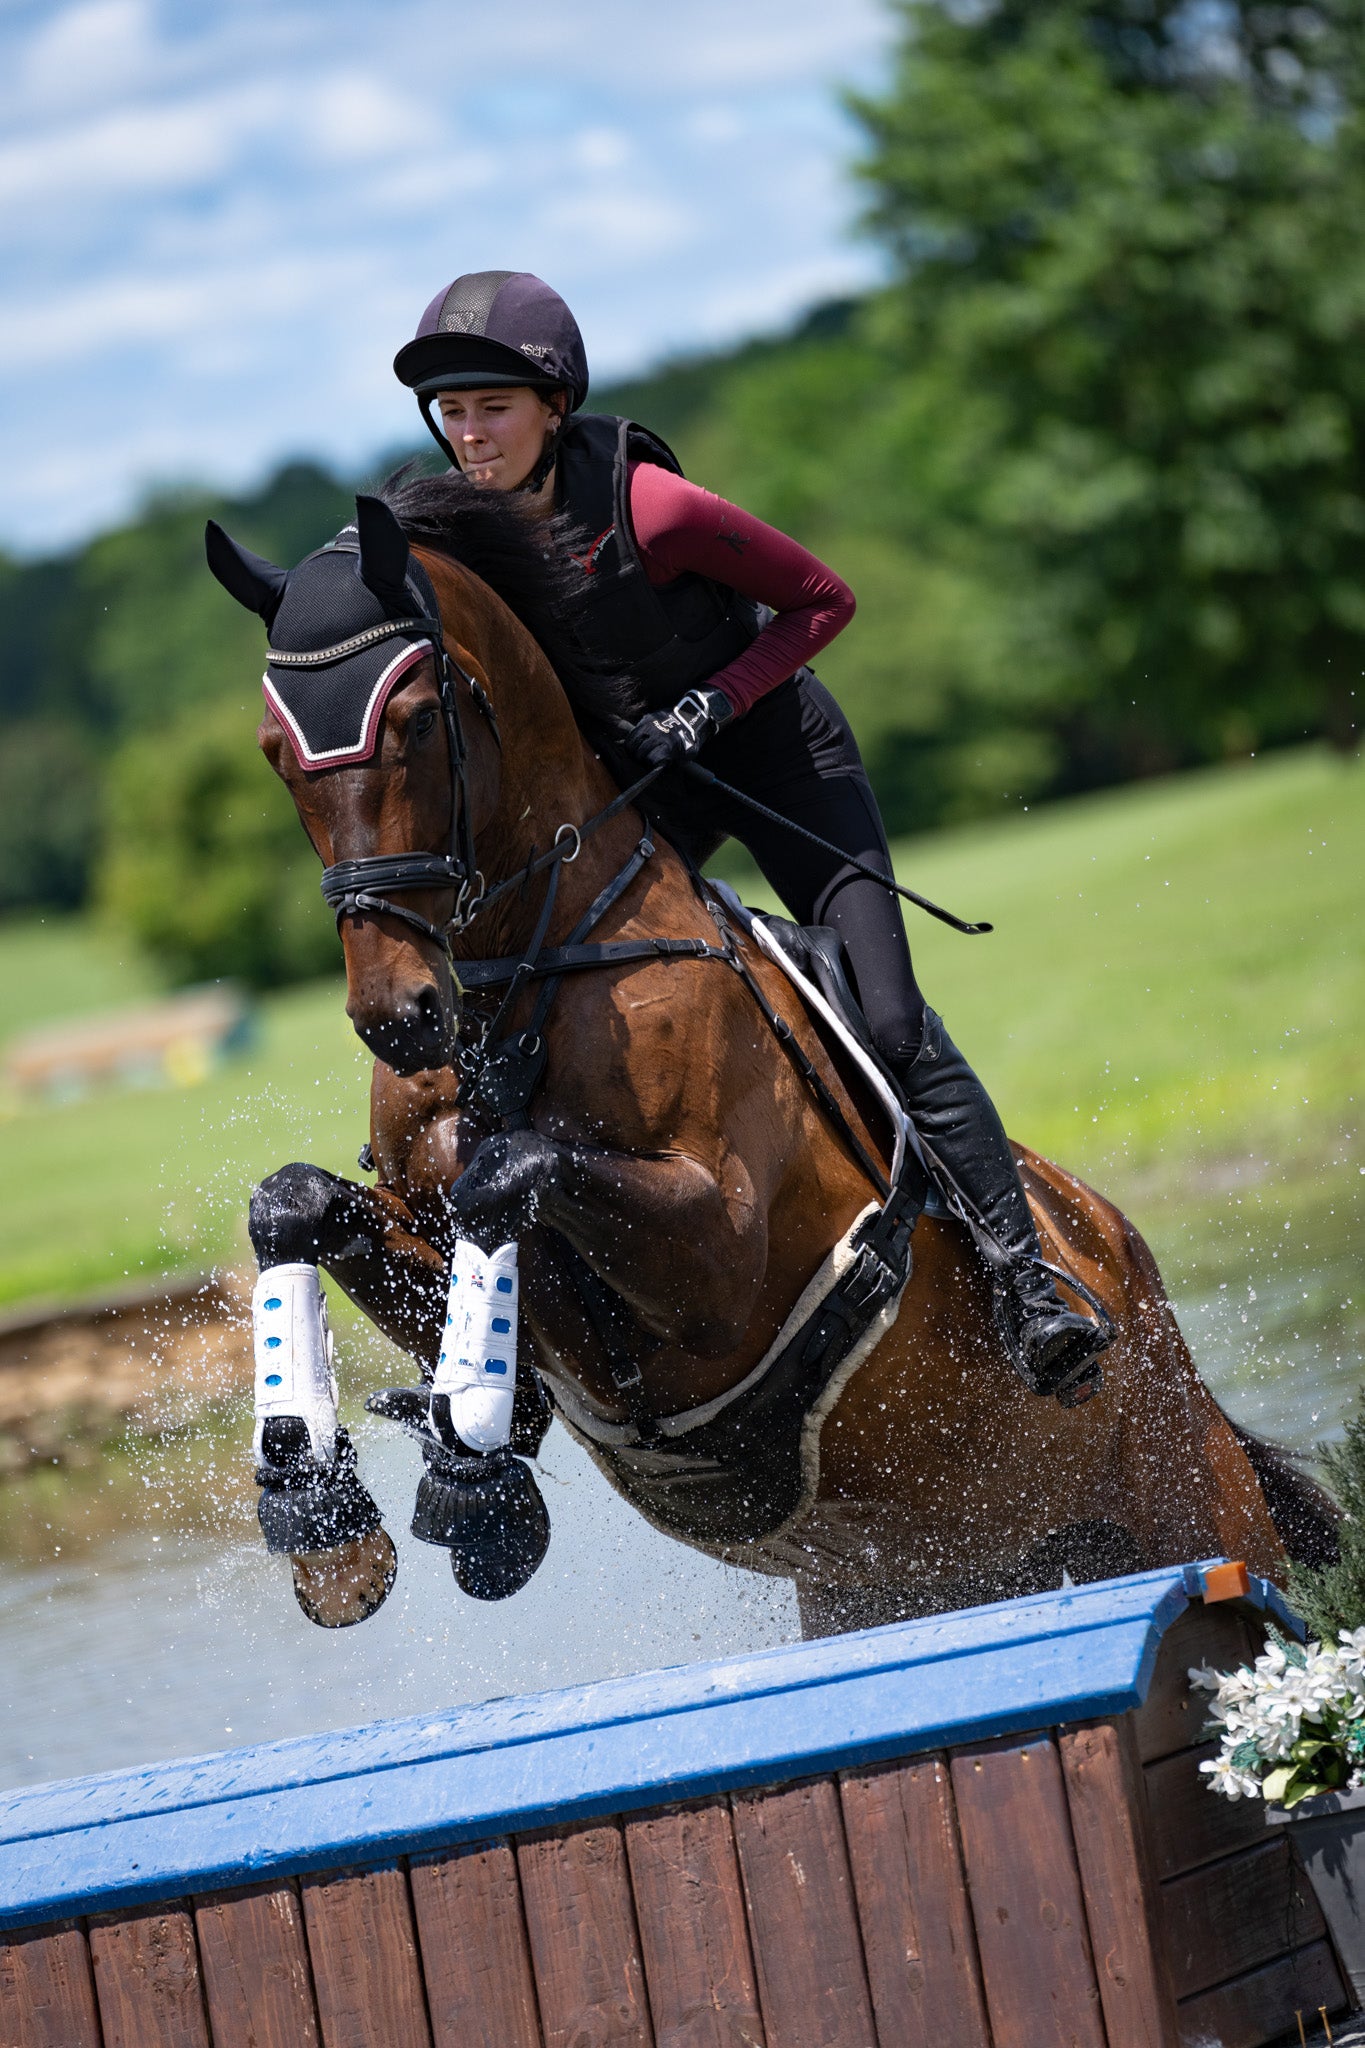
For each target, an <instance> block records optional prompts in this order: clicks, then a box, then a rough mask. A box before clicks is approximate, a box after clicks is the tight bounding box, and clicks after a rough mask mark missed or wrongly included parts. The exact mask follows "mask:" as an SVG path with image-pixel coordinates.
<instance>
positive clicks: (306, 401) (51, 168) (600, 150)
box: [0, 0, 890, 553]
mask: <svg viewBox="0 0 1365 2048" xmlns="http://www.w3.org/2000/svg"><path fill="white" fill-rule="evenodd" d="M889 29H890V24H889V20H888V17H887V15H886V14H885V13H884V11H883V9H882V8H881V7H880V5H878V4H877V0H664V4H662V5H660V4H655V5H650V4H648V0H572V4H570V5H569V6H566V7H558V8H555V7H552V8H536V7H531V8H513V7H511V6H509V5H507V4H505V0H504V4H502V5H498V4H496V0H329V4H326V5H322V4H317V0H76V4H73V5H65V6H63V5H61V4H54V0H37V4H35V0H0V447H2V448H3V474H4V478H5V490H4V495H3V501H0V546H4V547H6V548H9V549H12V550H16V551H21V552H25V553H31V552H34V551H37V550H42V549H46V548H53V547H58V546H62V545H65V544H66V543H67V542H69V541H71V540H74V539H77V538H79V537H80V536H81V535H83V534H85V533H87V532H89V531H91V530H93V529H95V528H97V527H100V526H103V525H107V524H108V523H110V522H111V521H112V520H114V519H116V518H118V517H120V516H121V515H122V514H124V513H126V512H127V511H128V510H129V509H130V508H131V507H133V506H134V505H135V504H136V502H137V500H138V498H139V496H140V495H141V493H142V492H143V491H145V490H146V488H147V487H148V486H149V485H152V484H157V483H166V482H179V481H184V480H189V479H196V478H202V479H207V480H210V481H213V482H215V483H221V484H224V485H227V486H230V487H237V486H242V485H248V484H250V483H252V482H253V481H254V480H256V479H257V478H259V477H260V476H261V475H263V474H264V473H265V472H266V471H267V470H268V469H269V468H270V467H271V466H272V465H273V464H274V463H275V462H277V461H278V460H280V459H281V458H283V457H285V456H288V455H291V454H297V453H309V452H311V453H314V454H317V455H321V456H323V457H324V458H326V459H329V460H330V461H332V462H334V463H336V464H337V465H339V466H341V467H343V468H348V467H357V468H358V467H361V466H363V465H364V464H365V463H366V462H367V461H369V460H370V459H372V458H373V457H374V455H375V454H376V453H377V452H378V451H380V450H381V449H384V448H387V447H391V446H393V445H394V444H396V443H401V442H404V441H410V440H411V439H412V438H413V433H414V417H413V412H412V410H411V407H412V401H411V399H410V398H409V397H408V396H407V394H405V393H404V392H402V391H401V390H400V388H399V387H398V385H397V384H396V383H395V382H394V380H393V377H392V373H391V371H390V368H389V365H390V362H391V360H392V357H393V353H394V350H395V348H396V347H397V346H398V344H399V343H400V342H401V341H402V340H404V339H405V338H406V337H407V335H408V334H409V333H411V331H412V329H413V327H414V326H415V324H416V321H417V317H418V315H419V314H420V312H421V309H422V307H423V306H424V305H425V304H426V302H427V300H428V299H429V298H431V297H432V296H433V294H434V293H435V292H436V291H437V290H438V289H439V288H440V287H441V286H442V285H443V284H445V283H447V282H448V281H449V279H450V278H452V277H454V276H456V275H458V274H459V273H460V272H461V271H464V270H481V269H491V268H497V269H525V270H535V271H538V272H539V273H540V274H541V275H542V276H545V277H548V278H549V279H550V280H551V281H552V282H553V283H554V284H556V285H557V286H558V287H559V289H560V290H562V291H563V292H564V293H565V295H566V297H568V298H569V300H570V302H571V303H572V304H573V306H574V308H575V310H576V312H577V313H578V316H579V319H580V322H581V324H582V327H583V330H584V334H585V337H586V339H587V344H588V349H589V354H590V358H591V360H592V363H593V365H594V369H595V371H596V372H597V374H598V375H599V376H600V377H607V376H610V375H612V374H615V373H620V372H623V371H630V370H635V369H638V368H641V367H644V366H646V365H647V364H649V363H651V362H654V361H657V360H658V359H659V358H660V357H662V356H664V355H667V354H670V353H675V352H685V351H688V350H692V349H696V348H703V347H707V346H710V345H714V344H717V343H722V342H726V341H729V340H732V339H735V338H737V337H739V336H742V335H746V334H750V333H755V332H762V331H764V330H767V329H770V328H773V327H775V326H779V325H781V324H782V323H783V322H784V321H786V320H787V319H789V318H790V317H791V316H792V315H794V314H796V313H798V312H799V311H800V310H801V309H802V308H803V307H805V306H806V305H808V304H810V303H812V302H813V301H815V300H817V299H819V298H821V297H824V296H828V295H829V294H831V293H835V292H839V291H841V290H845V289H848V288H849V287H856V286H858V285H860V284H862V283H864V282H866V281H868V280H869V279H870V278H872V277H873V276H875V274H876V269H877V257H876V253H875V251H874V249H873V248H872V247H871V246H870V245H868V244H867V243H865V242H862V241H860V240H859V239H858V237H857V236H856V234H855V233H854V232H853V224H854V221H855V218H856V212H857V207H858V204H859V197H858V193H857V191H856V189H855V187H854V183H853V180H852V179H851V178H850V177H849V175H848V171H847V164H848V161H849V158H850V156H851V154H852V153H853V151H854V149H855V148H856V140H857V138H856V132H855V131H854V129H853V128H852V126H851V125H850V123H849V122H848V120H847V119H846V117H845V116H844V115H843V113H842V111H841V109H840V105H839V98H838V91H839V86H840V84H841V83H846V82H851V83H855V84H864V85H866V84H875V82H876V81H877V80H878V78H879V77H880V76H881V75H882V71H883V66H884V62H885V53H886V48H887V43H888V37H889Z"/></svg>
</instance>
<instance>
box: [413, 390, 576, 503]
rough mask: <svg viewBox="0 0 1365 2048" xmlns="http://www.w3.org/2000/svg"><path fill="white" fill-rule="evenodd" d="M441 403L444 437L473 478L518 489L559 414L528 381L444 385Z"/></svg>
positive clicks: (495, 486) (494, 487)
mask: <svg viewBox="0 0 1365 2048" xmlns="http://www.w3.org/2000/svg"><path fill="white" fill-rule="evenodd" d="M436 402H437V404H438V405H439V407H440V410H441V425H442V427H443V429H444V431H445V437H446V439H447V441H449V443H450V445H451V447H452V448H453V449H454V450H455V459H456V461H457V462H458V463H459V465H460V468H461V469H462V470H463V471H464V473H465V475H466V476H467V477H468V478H469V480H470V482H471V483H476V484H480V485H483V486H486V487H487V488H488V489H490V490H494V491H514V490H515V489H516V488H517V485H518V484H520V483H524V482H525V480H526V478H527V477H528V476H529V475H530V474H531V471H532V470H533V469H534V468H535V466H536V464H537V462H539V460H540V457H541V452H542V450H543V449H544V447H545V433H546V429H547V428H548V426H549V424H550V422H551V420H553V419H554V418H555V417H556V416H557V415H556V410H555V407H554V406H552V405H548V404H547V403H546V401H545V400H544V398H542V397H541V395H540V393H539V392H538V391H532V390H531V389H530V388H529V387H528V386H526V385H524V384H518V385H511V386H508V387H505V388H499V387H493V388H490V389H489V390H486V391H442V392H441V393H440V394H439V396H438V398H437V401H436Z"/></svg>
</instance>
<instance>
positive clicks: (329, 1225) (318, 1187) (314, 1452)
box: [249, 1164, 445, 1628]
mask: <svg viewBox="0 0 1365 2048" xmlns="http://www.w3.org/2000/svg"><path fill="white" fill-rule="evenodd" d="M249 1228H250V1232H251V1240H252V1245H253V1248H254V1250H255V1252H256V1257H257V1261H258V1263H259V1266H260V1278H259V1279H258V1281H257V1285H256V1290H255V1295H254V1298H253V1322H254V1326H255V1348H256V1418H257V1419H256V1434H255V1448H256V1456H257V1460H258V1470H257V1478H258V1480H259V1482H260V1484H261V1489H262V1490H261V1497H260V1503H259V1514H260V1522H261V1527H262V1529H263V1531H264V1533H265V1537H266V1542H267V1544H268V1546H269V1548H270V1549H271V1550H272V1551H275V1552H277V1553H279V1552H283V1553H285V1554H287V1555H288V1556H289V1558H290V1560H291V1564H292V1567H293V1574H294V1590H295V1593H296V1595H297V1598H298V1601H299V1605H300V1606H301V1607H302V1609H303V1611H304V1613H305V1614H306V1615H307V1616H308V1618H309V1620H310V1621H313V1622H316V1623H317V1624H318V1625H319V1626H320V1627H324V1628H344V1627H348V1626H350V1625H351V1624H352V1623H354V1622H357V1621H364V1620H366V1619H367V1618H368V1617H369V1616H370V1615H371V1614H373V1613H375V1611H376V1610H377V1609H378V1608H379V1607H380V1606H382V1604H383V1602H384V1600H385V1599H386V1598H387V1597H388V1594H389V1592H390V1590H391V1588H392V1586H393V1583H394V1578H395V1576H396V1572H397V1559H396V1556H395V1553H394V1548H393V1544H392V1542H391V1541H390V1539H389V1536H388V1534H387V1532H386V1531H385V1529H384V1527H383V1524H382V1522H381V1520H380V1515H379V1510H378V1508H377V1506H376V1504H375V1502H374V1500H373V1499H372V1497H371V1495H370V1494H369V1493H368V1491H367V1490H366V1488H365V1487H364V1486H363V1485H362V1484H361V1482H360V1479H359V1476H358V1474H357V1472H356V1464H355V1453H354V1450H353V1449H352V1447H351V1443H350V1439H349V1437H348V1436H347V1433H346V1431H345V1430H344V1429H342V1428H341V1427H340V1425H339V1423H338V1421H337V1412H336V1381H335V1376H334V1374H333V1371H332V1359H331V1337H330V1333H329V1332H328V1329H327V1317H326V1307H325V1304H324V1301H323V1296H322V1292H321V1287H320V1284H319V1280H318V1267H319V1265H320V1264H322V1265H325V1266H326V1267H327V1268H328V1270H329V1271H330V1272H331V1273H332V1274H333V1275H334V1277H335V1278H336V1279H337V1280H338V1281H339V1282H340V1284H341V1285H342V1286H343V1287H344V1288H345V1290H346V1292H347V1293H348V1294H349V1295H350V1296H351V1297H352V1299H353V1300H355V1301H356V1302H357V1303H358V1304H359V1306H360V1307H361V1308H363V1309H364V1310H365V1311H366V1313H367V1314H369V1315H370V1316H371V1317H372V1318H373V1320H374V1321H375V1322H376V1323H377V1324H378V1325H379V1327H380V1328H381V1329H382V1330H384V1332H385V1334H386V1335H387V1336H389V1337H391V1338H392V1339H393V1341H394V1342H395V1343H398V1344H401V1345H402V1346H403V1347H404V1348H405V1349H408V1350H411V1351H413V1352H414V1353H416V1354H417V1355H418V1356H419V1357H420V1358H423V1359H425V1358H427V1357H428V1356H430V1357H434V1355H435V1348H436V1346H437V1344H438V1343H439V1337H440V1327H441V1320H442V1309H443V1303H444V1294H445V1277H444V1266H443V1263H442V1260H441V1257H440V1254H439V1253H438V1252H437V1251H435V1250H434V1249H433V1248H432V1247H431V1246H430V1245H428V1244H426V1243H425V1242H424V1240H423V1239H422V1238H420V1237H419V1236H418V1235H417V1234H416V1231H415V1230H414V1228H413V1223H412V1218H411V1216H410V1215H409V1213H408V1211H407V1210H406V1209H405V1208H404V1207H403V1205H402V1204H401V1203H400V1202H398V1201H397V1200H396V1199H395V1198H394V1197H392V1196H387V1195H385V1194H384V1193H382V1191H378V1190H376V1191H375V1192H373V1193H372V1192H371V1191H370V1190H369V1189H367V1188H361V1187H358V1186H357V1185H356V1184H355V1183H354V1182H351V1181H343V1180H338V1179H337V1178H336V1177H335V1175H333V1174H330V1173H326V1172H324V1171H323V1169H322V1168H320V1167H316V1166H306V1165H302V1164H295V1165H292V1166H286V1167H282V1168H281V1169H280V1171H279V1172H278V1173H275V1174H272V1175H271V1176H270V1178H269V1179H268V1180H267V1181H265V1182H264V1183H263V1184H262V1185H261V1186H260V1187H259V1188H258V1189H257V1190H256V1193H255V1195H254V1196H253V1198H252V1202H251V1213H250V1223H249Z"/></svg>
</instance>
